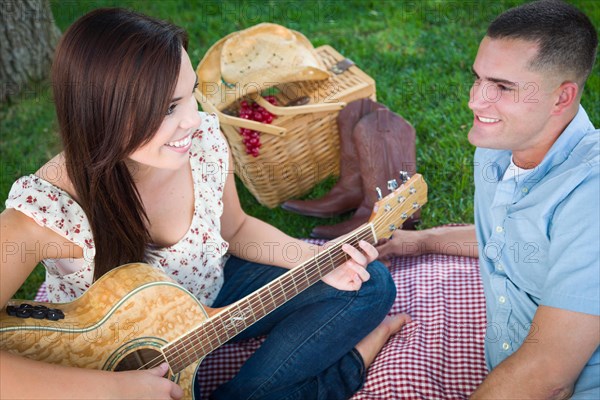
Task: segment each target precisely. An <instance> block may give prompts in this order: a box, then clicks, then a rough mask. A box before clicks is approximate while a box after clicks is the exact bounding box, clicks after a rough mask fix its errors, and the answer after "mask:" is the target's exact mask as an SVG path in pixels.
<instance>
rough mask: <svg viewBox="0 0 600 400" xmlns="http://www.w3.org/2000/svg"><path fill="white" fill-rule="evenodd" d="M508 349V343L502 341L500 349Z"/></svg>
mask: <svg viewBox="0 0 600 400" xmlns="http://www.w3.org/2000/svg"><path fill="white" fill-rule="evenodd" d="M508 349H510V344H508V343H506V342H504V343H502V350H504V351H506V350H508Z"/></svg>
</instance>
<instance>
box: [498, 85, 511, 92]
mask: <svg viewBox="0 0 600 400" xmlns="http://www.w3.org/2000/svg"><path fill="white" fill-rule="evenodd" d="M498 89H500V90H501V91H503V92H507V91H509V90H512V89H511V88H509V87H507V86H504V85H498Z"/></svg>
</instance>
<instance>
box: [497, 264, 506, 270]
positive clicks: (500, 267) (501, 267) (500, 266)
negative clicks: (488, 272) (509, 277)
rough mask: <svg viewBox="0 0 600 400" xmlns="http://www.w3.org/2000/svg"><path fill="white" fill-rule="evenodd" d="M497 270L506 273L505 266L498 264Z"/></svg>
mask: <svg viewBox="0 0 600 400" xmlns="http://www.w3.org/2000/svg"><path fill="white" fill-rule="evenodd" d="M496 269H497V270H498V271H504V265H502V264H500V263H498V264H496Z"/></svg>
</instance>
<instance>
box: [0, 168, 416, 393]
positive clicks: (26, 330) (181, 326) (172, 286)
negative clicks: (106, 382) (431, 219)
mask: <svg viewBox="0 0 600 400" xmlns="http://www.w3.org/2000/svg"><path fill="white" fill-rule="evenodd" d="M388 186H389V188H390V190H391V193H390V194H389V195H387V196H385V197H383V198H380V200H379V201H378V202H377V203H375V206H374V209H373V212H372V215H371V218H370V219H369V222H368V223H366V224H365V225H363V226H361V227H359V228H357V229H356V230H354V231H353V232H351V233H349V234H347V235H345V236H344V237H343V238H341V239H340V240H339V241H338V242H336V243H334V244H332V245H331V246H329V247H327V248H326V249H325V250H323V251H321V252H320V253H319V254H318V255H316V256H315V257H313V258H312V259H310V260H309V261H306V262H304V263H302V264H300V265H298V266H297V267H295V268H293V269H291V270H290V271H289V272H287V273H285V274H284V275H282V276H280V277H279V278H277V279H275V280H274V281H272V282H270V283H269V284H267V285H265V286H264V287H262V288H260V289H259V290H257V291H255V292H254V293H252V294H250V295H248V296H246V297H244V298H243V299H241V300H239V301H237V302H235V303H233V304H231V305H229V306H227V307H224V308H221V309H212V308H210V307H206V306H204V305H202V304H201V303H200V302H199V301H198V300H197V299H196V298H195V297H194V296H193V295H192V294H191V293H189V292H188V291H187V290H185V289H184V288H183V287H181V286H179V285H178V284H177V283H175V282H173V280H171V279H170V278H169V277H167V276H166V275H165V274H164V273H163V272H162V271H160V270H159V269H157V268H155V267H152V266H150V265H148V264H142V263H135V264H127V265H123V266H120V267H118V268H115V269H113V270H112V271H110V272H108V273H107V274H105V275H104V276H103V277H102V278H100V279H98V281H96V282H95V283H94V284H93V285H92V286H91V287H90V288H89V289H88V290H87V291H86V292H85V293H84V294H83V295H82V296H81V297H79V298H78V299H76V300H75V301H73V302H70V303H64V304H53V303H39V302H32V301H23V300H11V301H10V302H9V303H8V305H7V307H6V308H5V309H3V310H2V311H0V348H2V349H3V350H6V351H9V352H11V353H14V354H19V355H21V356H24V357H28V358H31V359H34V360H39V361H44V362H48V363H53V364H63V365H68V366H74V367H80V368H93V369H101V370H107V371H125V370H136V369H149V368H153V367H155V366H158V365H159V364H161V363H162V362H165V361H166V362H168V364H169V367H170V371H169V373H168V377H169V378H170V379H171V380H173V381H175V382H177V383H178V384H179V385H181V387H182V388H183V389H184V391H185V398H187V399H191V398H192V397H193V393H194V385H197V384H198V383H197V382H196V379H194V377H195V375H196V371H197V369H198V366H199V364H200V361H201V360H202V359H203V358H204V357H205V356H206V355H207V354H209V353H210V352H211V351H213V350H215V349H216V348H218V347H219V346H221V345H222V344H224V343H226V342H227V341H228V340H230V339H231V338H233V337H234V336H236V335H237V334H238V333H239V332H241V331H243V330H244V329H246V328H247V327H248V326H250V325H251V324H253V323H254V322H256V321H258V320H259V319H261V318H262V317H264V316H265V315H267V314H268V313H270V312H271V311H273V310H275V309H276V308H277V307H279V306H281V305H282V304H284V303H285V302H286V301H288V300H290V299H291V298H292V297H294V296H296V295H297V294H298V293H300V292H302V291H303V290H305V289H306V288H308V287H309V286H311V285H312V284H314V283H315V282H317V281H318V280H319V279H321V277H323V276H324V275H326V274H327V273H329V272H330V271H332V270H333V269H334V268H335V267H337V266H339V265H341V264H342V263H343V262H345V261H346V260H347V259H348V258H349V257H348V255H347V254H346V253H344V252H343V251H342V250H341V246H342V244H343V243H350V244H352V245H354V246H357V244H358V242H359V241H360V240H366V241H368V242H369V243H371V244H375V243H377V241H378V239H379V238H383V237H389V236H390V235H391V234H392V232H393V231H394V230H395V229H397V228H398V227H400V226H401V224H402V222H403V221H405V220H406V219H407V218H408V217H409V216H410V215H411V214H412V213H414V212H415V211H416V210H418V209H419V208H420V207H421V206H422V205H423V204H424V203H425V202H426V201H427V185H426V183H425V181H424V180H423V178H422V177H421V176H420V175H418V174H416V175H414V176H413V177H412V178H410V179H409V180H407V178H406V177H405V181H404V183H403V184H402V185H400V187H397V186H398V185H397V184H395V181H390V183H389V185H388ZM380 197H381V196H380Z"/></svg>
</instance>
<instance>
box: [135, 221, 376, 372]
mask: <svg viewBox="0 0 600 400" xmlns="http://www.w3.org/2000/svg"><path fill="white" fill-rule="evenodd" d="M365 228H368V226H366V227H365ZM369 233H370V232H369ZM354 236H355V237H358V236H357V235H354ZM370 236H372V235H370ZM365 238H366V237H365ZM344 243H345V242H344ZM342 245H343V243H336V244H334V245H332V246H331V247H329V248H328V249H327V250H328V251H329V252H331V251H334V250H340V249H341V246H342ZM321 254H322V255H324V253H321ZM344 255H346V253H342V257H337V256H336V259H335V260H334V262H336V261H337V262H340V261H343V260H344V259H347V258H345V257H344ZM313 261H314V262H316V260H311V261H309V263H308V264H307V265H306V267H307V268H305V269H308V267H309V266H310V267H314V265H310V264H311V263H312V262H313ZM317 267H318V263H317ZM332 269H333V268H332ZM290 271H294V270H290ZM316 275H320V273H319V271H318V270H316V271H313V272H311V273H310V275H307V277H308V278H309V279H311V278H315V277H316ZM286 277H287V278H289V277H290V276H289V275H288V276H286ZM316 281H317V280H315V282H316ZM273 282H274V281H271V282H269V283H268V284H267V285H265V287H267V286H269V285H272V284H273ZM291 286H292V285H290V284H288V283H287V282H286V283H285V284H280V285H279V287H278V288H277V289H276V290H274V291H271V294H272V296H271V297H275V298H276V299H277V300H280V299H282V296H283V298H285V291H286V289H288V288H290V287H291ZM309 286H311V285H309ZM265 287H263V288H261V289H258V290H264V289H265ZM254 303H256V302H254ZM251 304H252V303H251ZM254 305H255V304H254ZM230 311H231V310H224V311H223V313H230ZM271 311H272V310H271ZM267 314H268V313H267ZM265 315H266V314H265ZM207 325H213V326H212V328H213V329H214V330H215V334H212V333H210V334H207V335H205V336H204V337H202V339H203V341H204V342H209V343H210V344H211V346H212V347H213V348H215V347H218V345H220V344H222V343H221V342H220V340H219V337H220V336H222V334H223V333H227V330H226V329H223V328H225V327H224V326H223V327H222V328H221V329H220V330H217V329H216V328H215V327H214V324H210V323H209V324H206V325H204V327H200V328H199V329H198V330H200V329H202V328H204V329H206V328H209V327H208V326H207ZM236 334H237V333H236ZM193 335H194V332H192V333H191V334H188V336H186V337H183V338H181V339H180V340H178V343H179V344H177V345H174V346H169V347H168V348H167V349H165V350H166V351H164V353H163V354H161V355H159V356H157V357H155V358H154V359H152V360H150V361H148V362H146V363H145V364H144V365H142V366H141V367H139V368H138V369H148V368H154V367H156V366H158V365H160V364H161V363H162V362H163V361H164V360H168V359H169V358H170V359H171V360H174V361H175V365H174V366H176V365H178V364H180V363H181V361H182V357H181V354H180V353H181V349H182V348H183V347H187V344H192V345H196V346H197V345H199V344H200V343H199V342H198V339H200V338H197V337H193ZM190 337H191V340H186V339H190ZM215 339H216V340H217V341H218V345H217V346H215ZM182 345H183V346H182ZM201 347H202V348H204V347H205V346H204V345H202V346H201ZM192 351H194V350H192ZM167 352H169V353H171V354H170V356H169V357H167V354H165V353H167ZM204 352H205V353H206V354H208V353H209V352H210V351H204ZM184 355H185V354H184ZM174 366H172V367H171V368H172V369H175V368H174Z"/></svg>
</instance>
